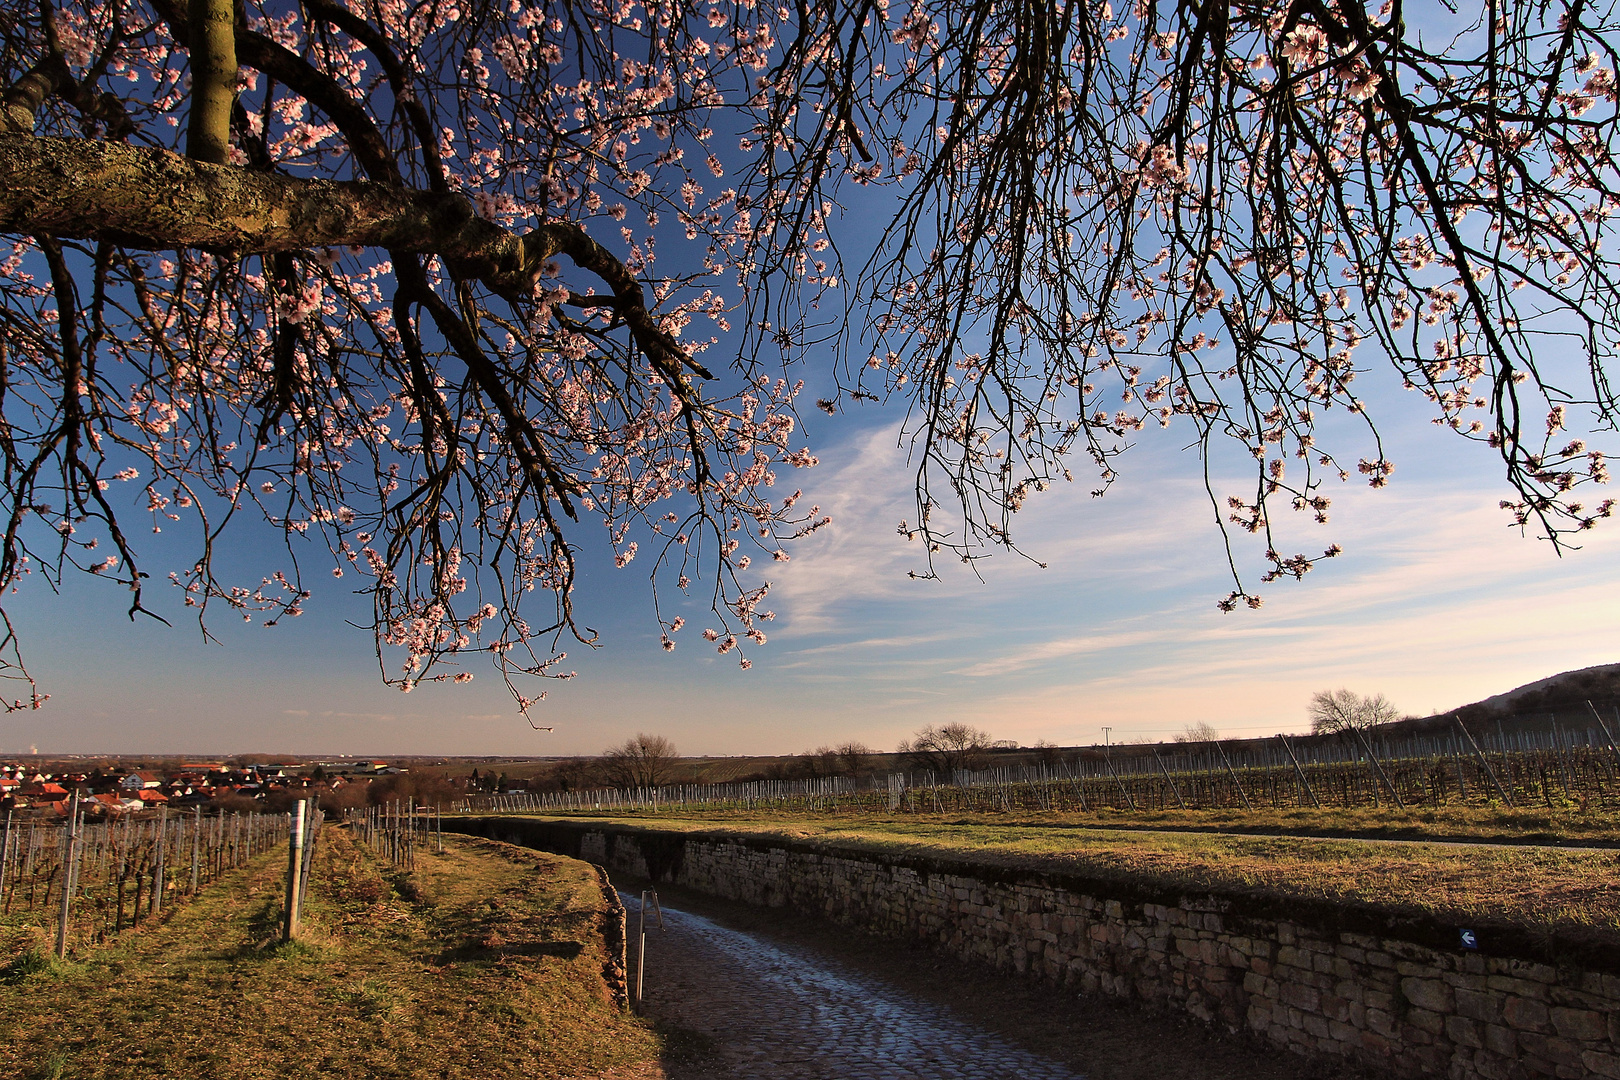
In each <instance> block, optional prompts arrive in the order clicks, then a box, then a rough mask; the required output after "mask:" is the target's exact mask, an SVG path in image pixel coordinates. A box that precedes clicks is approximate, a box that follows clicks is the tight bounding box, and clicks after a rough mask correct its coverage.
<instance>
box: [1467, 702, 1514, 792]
mask: <svg viewBox="0 0 1620 1080" xmlns="http://www.w3.org/2000/svg"><path fill="white" fill-rule="evenodd" d="M1452 719H1453V720H1455V721H1457V730H1459V731H1461V732H1462V733H1463V738H1465V739H1467V740H1468V745H1469V746H1472V747H1473V748H1474V753H1476V754H1478V755H1479V763H1480V764H1481V765H1483V766H1485V775H1486V776H1488V777H1490V778H1491V783H1492V784H1493V785H1495V787H1496V793H1497V794H1498V795H1500V796H1502V801H1503V802H1505V803H1507V804H1508V805H1509V806H1512V805H1513V796H1511V795H1509V794H1508V793H1507V789H1505V788H1504V787H1502V781H1500V780H1498V779H1497V778H1496V770H1494V769H1492V768H1491V763H1490V761H1489V760H1488V759H1487V758H1486V757H1485V751H1483V750H1481V749H1480V748H1479V743H1477V742H1475V741H1474V737H1473V736H1472V735H1470V734H1469V733H1468V729H1467V728H1465V727H1463V722H1462V717H1460V716H1453V717H1452ZM1489 737H1490V736H1486V738H1489Z"/></svg>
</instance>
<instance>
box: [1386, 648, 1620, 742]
mask: <svg viewBox="0 0 1620 1080" xmlns="http://www.w3.org/2000/svg"><path fill="white" fill-rule="evenodd" d="M1587 702H1591V703H1592V705H1591V707H1589V706H1588V705H1587ZM1593 707H1595V708H1597V709H1598V710H1600V711H1601V713H1602V716H1603V721H1604V723H1605V724H1607V725H1608V727H1609V730H1610V731H1611V732H1613V733H1614V734H1615V735H1616V737H1620V712H1616V709H1617V707H1620V664H1598V665H1595V666H1593V667H1587V668H1579V669H1577V670H1575V671H1565V672H1562V673H1561V674H1558V675H1550V676H1548V677H1547V678H1545V679H1537V680H1536V681H1535V682H1530V683H1525V684H1524V685H1523V686H1520V687H1516V688H1514V689H1512V690H1509V691H1507V692H1506V693H1502V694H1495V695H1493V696H1491V697H1488V698H1485V699H1483V700H1481V701H1476V702H1473V703H1472V704H1470V705H1463V706H1461V707H1459V708H1456V709H1451V710H1449V711H1447V712H1443V713H1438V714H1436V715H1434V716H1421V717H1408V718H1407V719H1405V720H1397V721H1396V722H1395V723H1393V724H1391V725H1389V727H1388V729H1387V731H1388V733H1389V734H1390V735H1424V734H1428V733H1430V732H1438V731H1441V730H1445V729H1450V728H1451V727H1452V726H1453V725H1454V723H1455V721H1454V720H1453V717H1456V718H1458V719H1461V720H1462V722H1463V723H1464V724H1467V725H1469V726H1470V727H1472V726H1474V725H1476V724H1477V725H1487V724H1488V725H1490V726H1491V727H1493V728H1494V727H1496V726H1498V725H1500V727H1501V728H1502V730H1504V731H1510V732H1511V731H1545V730H1548V729H1550V728H1551V727H1553V726H1554V725H1555V724H1556V725H1558V726H1559V727H1562V728H1565V729H1569V728H1573V729H1575V730H1580V731H1584V730H1585V729H1587V728H1589V727H1593V726H1594V721H1593V719H1592V708H1593Z"/></svg>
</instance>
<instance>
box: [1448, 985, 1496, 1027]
mask: <svg viewBox="0 0 1620 1080" xmlns="http://www.w3.org/2000/svg"><path fill="white" fill-rule="evenodd" d="M1452 993H1453V994H1455V995H1456V998H1457V1012H1458V1014H1459V1015H1462V1016H1466V1017H1467V1018H1468V1019H1470V1020H1482V1021H1484V1022H1485V1023H1487V1024H1494V1023H1495V1022H1496V1021H1497V1020H1498V1019H1500V1018H1501V1015H1502V999H1501V997H1500V996H1499V995H1497V994H1491V993H1486V992H1483V991H1479V990H1465V989H1463V988H1461V987H1458V988H1456V989H1454V990H1453V991H1452Z"/></svg>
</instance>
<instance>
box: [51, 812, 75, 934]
mask: <svg viewBox="0 0 1620 1080" xmlns="http://www.w3.org/2000/svg"><path fill="white" fill-rule="evenodd" d="M78 855H79V793H78V791H77V790H75V791H74V792H73V797H72V798H71V799H69V800H68V819H67V850H65V851H63V852H62V896H61V907H60V909H59V911H58V913H57V914H58V917H57V923H56V955H57V956H58V957H59V958H62V957H66V956H67V939H68V918H69V916H71V915H72V914H73V878H74V873H73V871H74V870H75V869H76V867H75V866H74V864H75V863H77V862H78V861H79V860H78Z"/></svg>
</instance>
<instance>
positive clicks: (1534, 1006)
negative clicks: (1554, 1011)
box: [1502, 997, 1552, 1032]
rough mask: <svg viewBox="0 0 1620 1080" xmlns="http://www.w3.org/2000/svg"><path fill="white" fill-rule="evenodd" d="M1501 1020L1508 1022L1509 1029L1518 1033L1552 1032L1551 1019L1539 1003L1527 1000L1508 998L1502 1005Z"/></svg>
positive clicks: (1544, 1007)
mask: <svg viewBox="0 0 1620 1080" xmlns="http://www.w3.org/2000/svg"><path fill="white" fill-rule="evenodd" d="M1502 1019H1504V1020H1506V1021H1507V1022H1508V1026H1509V1027H1514V1028H1517V1029H1518V1030H1520V1031H1536V1032H1547V1031H1551V1030H1552V1023H1551V1021H1552V1017H1551V1015H1550V1013H1549V1011H1548V1009H1547V1006H1545V1005H1543V1004H1542V1003H1541V1002H1539V1001H1532V1000H1531V999H1529V998H1522V997H1510V998H1508V999H1507V1000H1506V1001H1505V1002H1503V1003H1502Z"/></svg>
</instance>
